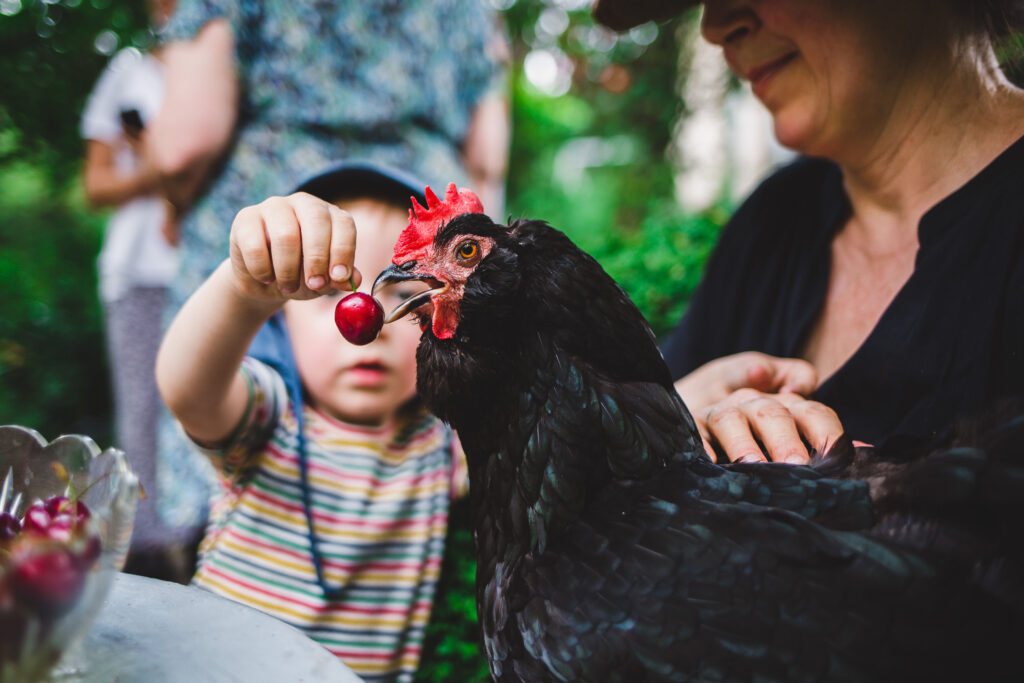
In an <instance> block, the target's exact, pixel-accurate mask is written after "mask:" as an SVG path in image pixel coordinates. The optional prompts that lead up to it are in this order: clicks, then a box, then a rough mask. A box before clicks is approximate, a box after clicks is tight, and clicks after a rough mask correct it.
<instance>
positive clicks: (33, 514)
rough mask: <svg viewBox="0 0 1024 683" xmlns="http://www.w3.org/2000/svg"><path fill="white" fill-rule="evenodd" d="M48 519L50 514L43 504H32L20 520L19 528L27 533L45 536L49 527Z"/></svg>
mask: <svg viewBox="0 0 1024 683" xmlns="http://www.w3.org/2000/svg"><path fill="white" fill-rule="evenodd" d="M50 519H51V518H50V513H49V512H47V511H46V506H45V505H44V504H43V503H33V504H32V505H30V506H29V507H28V509H27V510H25V515H24V516H23V517H22V518H21V528H22V529H24V530H25V531H26V532H27V533H35V534H39V535H40V536H45V535H46V530H47V529H48V528H49V527H50Z"/></svg>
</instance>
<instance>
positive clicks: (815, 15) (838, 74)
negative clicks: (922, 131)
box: [701, 0, 916, 157]
mask: <svg viewBox="0 0 1024 683" xmlns="http://www.w3.org/2000/svg"><path fill="white" fill-rule="evenodd" d="M704 4H705V8H704V18H703V21H702V26H701V31H702V33H703V35H704V37H705V38H706V39H707V40H708V41H709V42H711V43H713V44H715V45H719V46H721V47H722V49H723V52H724V55H725V59H726V61H727V62H728V64H729V68H730V69H732V71H733V72H734V73H736V75H738V76H739V77H740V78H743V79H745V80H748V81H750V84H751V87H752V89H753V92H754V95H755V96H756V97H757V98H758V99H759V100H761V102H762V103H764V105H765V106H766V107H767V108H768V110H769V112H771V115H772V118H773V121H774V126H775V134H776V137H777V138H778V140H779V142H780V143H781V144H783V145H785V146H787V147H790V148H792V149H795V150H798V151H800V152H803V153H805V154H812V155H815V156H826V157H835V156H836V155H838V154H842V153H843V148H844V147H846V146H849V145H851V144H854V145H856V144H862V143H863V142H864V141H865V136H871V137H869V138H867V139H868V140H871V139H875V138H877V136H878V134H879V133H880V132H881V130H882V128H883V127H884V126H885V125H886V122H887V119H888V117H889V114H890V112H891V109H892V106H893V102H894V101H895V100H896V97H897V95H898V94H899V89H900V88H901V87H902V86H901V84H902V83H903V74H904V73H906V72H907V70H908V69H909V68H910V66H909V61H908V60H909V55H910V53H911V49H910V47H909V45H908V44H909V43H913V36H911V35H907V34H906V32H905V31H902V30H900V28H899V27H901V26H912V25H913V24H912V22H911V23H907V22H908V20H909V19H911V18H912V16H913V15H912V13H910V12H908V11H907V10H906V9H901V7H900V6H901V5H910V6H913V5H916V3H908V2H906V1H905V0H886V1H885V2H882V1H881V0H857V1H856V2H853V1H851V0H706V1H705V3H704ZM897 15H899V16H897ZM901 34H902V35H901Z"/></svg>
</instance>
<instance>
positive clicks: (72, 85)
mask: <svg viewBox="0 0 1024 683" xmlns="http://www.w3.org/2000/svg"><path fill="white" fill-rule="evenodd" d="M3 5H4V14H0V137H2V138H5V139H8V140H9V139H10V138H9V137H8V136H10V134H11V132H12V131H13V132H14V133H15V135H16V137H15V140H16V142H17V144H16V145H4V144H3V140H2V139H0V164H2V163H4V162H6V161H9V160H11V159H12V158H17V159H20V160H25V159H31V160H33V161H34V162H35V163H37V164H38V165H40V166H41V167H42V168H44V169H45V171H46V173H47V174H49V175H51V176H52V177H53V178H54V179H55V180H57V181H58V182H64V181H67V180H69V179H70V178H71V177H72V176H73V175H74V174H75V173H76V172H77V170H78V168H79V167H80V165H81V153H82V141H81V138H79V136H78V118H79V116H80V114H81V111H82V106H83V105H84V103H85V98H86V97H88V95H89V91H90V90H91V89H92V86H93V84H94V83H95V81H96V78H97V77H98V76H99V73H100V71H101V70H102V69H103V66H104V65H105V64H106V62H107V56H106V55H105V54H103V53H101V52H99V51H98V50H97V45H99V46H100V47H103V48H105V49H107V48H109V49H108V54H109V53H110V50H112V49H115V48H117V47H124V46H127V45H131V44H142V45H145V44H148V43H149V42H150V41H151V40H152V36H151V35H150V34H149V32H148V31H147V30H146V29H145V26H146V12H145V4H144V2H142V0H128V1H125V0H119V1H118V2H112V1H111V0H45V1H44V0H5V2H4V3H3ZM15 8H17V11H16V12H15V11H14V10H15ZM10 12H14V13H13V14H10Z"/></svg>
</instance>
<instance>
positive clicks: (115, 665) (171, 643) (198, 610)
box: [62, 574, 361, 683]
mask: <svg viewBox="0 0 1024 683" xmlns="http://www.w3.org/2000/svg"><path fill="white" fill-rule="evenodd" d="M77 654H78V656H77V657H75V658H73V660H72V661H77V662H80V664H79V665H78V666H76V667H75V669H76V670H77V671H76V673H77V675H75V676H71V677H70V678H71V679H72V680H78V681H87V682H88V683H101V682H102V683H112V682H114V681H116V682H117V683H143V682H144V683H179V682H180V683H229V682H231V683H233V682H235V681H238V682H239V683H242V682H243V681H244V682H245V683H251V682H254V681H255V682H259V681H273V682H275V683H276V682H278V681H281V682H287V683H293V682H294V683H298V682H299V681H314V682H316V683H333V682H334V681H337V682H338V683H358V682H359V681H360V680H361V679H359V678H358V677H357V676H356V675H355V674H353V673H352V672H351V670H349V668H348V667H346V666H345V665H344V664H342V663H341V661H340V660H339V659H338V658H337V657H335V656H334V655H332V654H331V653H330V652H328V651H327V650H325V649H324V648H323V647H321V646H320V645H319V644H317V643H316V642H314V641H312V640H310V639H309V638H307V637H306V636H305V635H304V634H303V633H302V632H301V631H299V630H298V629H295V628H293V627H291V626H288V625H287V624H285V623H283V622H281V621H278V620H277V619H274V618H273V617H270V616H268V615H266V614H263V613H262V612H259V611H257V610H254V609H251V608H249V607H245V606H244V605H240V604H238V603H235V602H232V601H230V600H226V599H224V598H221V597H219V596H217V595H214V594H212V593H209V592H207V591H204V590H200V589H198V588H194V587H191V586H182V585H180V584H176V583H169V582H167V581H157V580H155V579H147V578H142V577H139V576H133V575H130V574H118V575H117V576H116V577H115V578H114V585H113V587H112V589H111V591H110V594H109V595H108V596H107V599H106V600H105V601H104V603H103V608H102V609H101V610H100V613H99V615H98V616H97V618H96V621H95V622H94V623H93V626H92V628H91V629H90V631H89V633H88V634H87V635H86V637H85V639H84V641H83V642H82V643H81V650H80V652H79V653H77ZM62 680H63V677H62Z"/></svg>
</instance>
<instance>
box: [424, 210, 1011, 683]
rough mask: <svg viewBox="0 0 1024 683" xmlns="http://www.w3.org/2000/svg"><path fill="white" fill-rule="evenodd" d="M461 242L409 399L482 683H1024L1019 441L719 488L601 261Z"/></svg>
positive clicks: (849, 452) (489, 227)
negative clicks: (447, 514) (460, 529)
mask: <svg viewBox="0 0 1024 683" xmlns="http://www.w3.org/2000/svg"><path fill="white" fill-rule="evenodd" d="M458 234H484V235H486V236H488V237H490V238H492V239H494V240H495V246H494V248H493V250H492V251H491V253H490V254H489V255H488V256H487V257H486V258H485V259H484V260H483V261H481V262H480V264H479V266H478V267H477V269H476V270H475V271H474V273H473V275H471V276H470V278H469V280H468V281H467V283H466V287H465V292H464V295H463V298H462V301H461V308H460V318H459V323H458V327H457V330H456V334H455V336H454V337H453V338H451V339H444V340H441V339H437V338H436V337H434V336H433V334H432V333H431V331H430V329H429V327H428V328H427V329H426V330H425V332H424V336H423V339H422V342H421V345H420V348H419V351H418V363H419V366H418V373H419V374H418V390H419V393H420V395H421V396H422V397H423V399H424V400H425V401H426V403H427V405H428V406H430V407H431V409H433V410H434V412H435V413H436V414H438V415H439V416H440V417H442V418H443V419H445V420H446V421H448V422H449V423H451V424H452V426H453V427H455V428H456V430H457V431H458V433H459V436H460V438H461V440H462V443H463V445H464V447H465V450H466V453H467V457H468V461H469V467H470V492H471V497H472V506H473V515H474V526H475V540H476V548H477V555H478V570H477V571H478V574H477V601H478V611H479V619H480V623H481V627H482V630H483V642H484V648H485V650H486V653H487V656H488V659H489V662H490V666H491V672H492V674H493V675H494V677H495V678H496V679H497V680H526V681H547V680H592V681H615V680H622V681H644V680H648V681H653V680H678V681H697V680H700V681H755V680H756V681H911V680H929V681H934V680H964V679H968V678H970V679H985V680H995V679H996V678H999V677H1004V678H1005V679H1006V680H1011V679H1020V677H1021V676H1024V663H1022V661H1021V658H1019V657H1017V656H1016V653H1015V651H1014V648H1013V645H1014V644H1015V643H1016V642H1018V641H1019V640H1020V638H1021V637H1022V636H1024V625H1022V622H1024V620H1022V612H1024V600H1022V589H1021V586H1022V570H1021V568H1022V567H1024V559H1022V554H1021V551H1020V545H1021V539H1022V531H1024V529H1022V521H1021V520H1022V519H1024V515H1022V512H1024V510H1022V501H1024V460H1022V458H1021V457H1020V453H1021V443H1024V419H1021V418H1019V417H1018V418H1011V419H1007V420H999V421H996V424H994V425H991V426H985V427H984V428H975V431H976V432H977V433H974V434H968V435H966V436H964V435H961V436H959V437H957V436H953V437H950V439H949V440H948V443H947V444H946V446H945V447H943V446H939V447H938V448H937V449H936V448H927V447H925V446H922V445H919V444H914V445H913V447H908V444H903V445H902V446H901V445H898V444H897V445H895V446H893V449H892V450H891V451H882V452H875V451H874V450H873V449H864V448H858V449H855V448H854V447H853V446H852V444H851V443H850V442H849V441H848V440H845V439H844V440H843V441H842V442H840V443H839V444H837V445H836V446H835V447H834V448H833V449H832V450H831V451H830V453H828V454H826V455H825V456H824V457H821V458H818V459H817V460H816V461H815V463H814V464H813V465H812V466H809V467H795V466H790V465H780V464H744V465H740V464H735V465H727V466H718V465H715V464H713V463H712V462H710V460H709V459H708V458H707V456H706V455H705V454H704V452H703V449H702V445H701V440H700V438H699V436H698V433H697V430H696V428H695V426H694V424H693V421H692V419H691V417H690V415H689V413H688V412H687V410H686V408H685V407H684V405H683V404H682V402H681V401H680V399H679V397H678V395H677V394H676V392H675V391H674V389H673V387H672V381H671V377H670V375H669V372H668V370H667V368H666V367H665V364H664V362H663V360H662V358H661V355H660V353H659V351H658V348H657V345H656V343H655V339H654V336H653V334H652V333H651V331H650V329H649V327H648V326H647V324H646V323H645V321H644V320H643V318H642V316H641V315H640V313H639V312H638V311H637V309H636V308H635V307H634V306H633V304H632V303H631V302H630V301H629V298H628V297H627V296H626V294H625V293H624V292H623V291H622V290H621V289H620V288H619V287H618V286H617V285H616V284H615V282H614V281H612V279H611V278H610V277H608V276H607V274H605V273H604V271H603V270H602V269H601V267H600V266H599V265H598V264H597V263H596V261H594V260H593V259H592V258H591V257H589V256H588V255H586V254H584V253H583V252H581V251H580V250H578V249H577V248H576V247H575V246H574V245H573V244H572V243H571V242H570V241H569V240H568V238H566V237H565V236H564V235H562V234H561V233H560V232H558V231H556V230H554V229H553V228H551V227H549V226H548V225H546V224H544V223H542V222H538V221H519V222H515V223H513V224H512V225H510V226H507V227H506V226H495V225H494V224H492V223H491V222H490V221H489V220H488V219H486V218H485V217H483V216H478V215H466V216H461V217H458V218H456V219H454V220H452V221H451V223H449V224H448V226H446V227H445V228H444V229H442V231H440V232H439V234H438V238H437V239H438V240H441V239H448V240H450V239H452V236H453V235H458Z"/></svg>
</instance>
